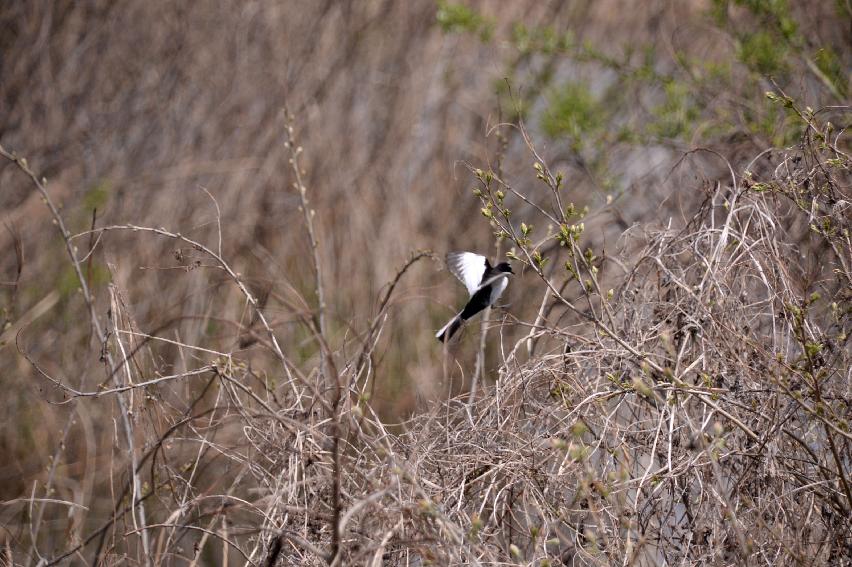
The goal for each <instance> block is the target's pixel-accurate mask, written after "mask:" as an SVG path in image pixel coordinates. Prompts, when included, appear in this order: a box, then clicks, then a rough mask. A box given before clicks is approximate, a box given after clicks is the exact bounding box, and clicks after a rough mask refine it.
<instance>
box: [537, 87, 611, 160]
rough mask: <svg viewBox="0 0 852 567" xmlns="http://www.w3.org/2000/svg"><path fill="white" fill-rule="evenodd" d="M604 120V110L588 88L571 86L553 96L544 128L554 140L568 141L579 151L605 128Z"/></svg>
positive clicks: (545, 115) (562, 88)
mask: <svg viewBox="0 0 852 567" xmlns="http://www.w3.org/2000/svg"><path fill="white" fill-rule="evenodd" d="M605 118H606V113H605V111H604V108H603V107H602V106H601V104H600V103H599V102H598V101H597V100H596V99H595V97H594V96H593V95H592V93H591V92H590V91H589V89H588V87H586V85H584V84H582V83H574V82H569V83H565V84H564V85H562V87H560V88H559V89H558V90H556V91H555V92H553V94H552V95H551V97H550V100H549V105H548V107H547V110H546V111H545V113H544V116H543V117H542V128H543V129H544V132H545V134H547V135H548V136H550V137H551V138H557V137H566V138H569V139H570V140H571V141H572V142H573V143H574V145H575V146H578V147H579V146H582V145H583V141H584V140H585V138H586V137H587V136H590V135H594V134H596V133H597V132H598V131H599V130H600V129H601V128H602V127H603V125H604V120H605Z"/></svg>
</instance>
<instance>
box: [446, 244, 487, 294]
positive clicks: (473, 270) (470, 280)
mask: <svg viewBox="0 0 852 567" xmlns="http://www.w3.org/2000/svg"><path fill="white" fill-rule="evenodd" d="M487 263H488V260H487V259H486V258H485V256H481V255H479V254H474V253H473V252H450V253H449V254H447V268H449V270H450V272H452V274H453V275H454V276H455V277H457V278H458V279H459V280H460V281H461V283H463V284H464V287H466V288H467V291H468V293H470V294H471V295H473V294H474V292H476V290H477V289H478V288H479V284H481V283H482V275H483V274H484V273H485V268H486V266H487Z"/></svg>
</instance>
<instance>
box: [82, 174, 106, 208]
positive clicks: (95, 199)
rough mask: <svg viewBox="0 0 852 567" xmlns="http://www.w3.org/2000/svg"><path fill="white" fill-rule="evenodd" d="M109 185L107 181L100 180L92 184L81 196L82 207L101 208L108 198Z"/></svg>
mask: <svg viewBox="0 0 852 567" xmlns="http://www.w3.org/2000/svg"><path fill="white" fill-rule="evenodd" d="M110 190H111V186H110V184H109V181H106V180H102V181H99V182H98V183H96V184H95V185H92V187H91V188H89V190H88V191H86V194H85V195H84V196H83V207H85V209H86V210H89V211H91V210H92V209H103V208H104V206H105V205H106V203H107V200H108V199H109V194H110Z"/></svg>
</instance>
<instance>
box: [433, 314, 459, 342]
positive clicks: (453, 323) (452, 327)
mask: <svg viewBox="0 0 852 567" xmlns="http://www.w3.org/2000/svg"><path fill="white" fill-rule="evenodd" d="M462 322H463V320H462V318H461V314H459V315H456V316H455V317H453V318H452V319H450V321H449V323H447V324H446V325H444V328H443V329H441V330H440V331H438V333H437V334H436V335H435V337H436V338H437V339H438V340H439V341H440V342H442V343H445V342H447V341H449V340H450V339H451V338H453V335H455V334H456V331H458V330H459V329H460V328H461V326H462Z"/></svg>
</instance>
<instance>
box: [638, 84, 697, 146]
mask: <svg viewBox="0 0 852 567" xmlns="http://www.w3.org/2000/svg"><path fill="white" fill-rule="evenodd" d="M663 91H664V94H665V99H664V101H663V103H662V104H660V105H658V106H656V107H655V108H654V110H653V111H652V114H653V115H654V117H655V120H654V121H653V122H651V123H650V124H649V127H648V129H649V133H651V134H653V135H656V136H659V137H662V138H676V137H678V136H681V135H684V134H686V133H688V132H689V131H690V130H691V129H692V127H693V125H694V124H695V121H696V120H698V118H699V115H700V111H699V109H698V107H697V106H696V104H695V101H694V100H693V99H692V97H691V96H690V89H689V87H688V85H687V84H685V83H683V82H678V81H669V82H667V83H666V84H665V85H664V86H663Z"/></svg>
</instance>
